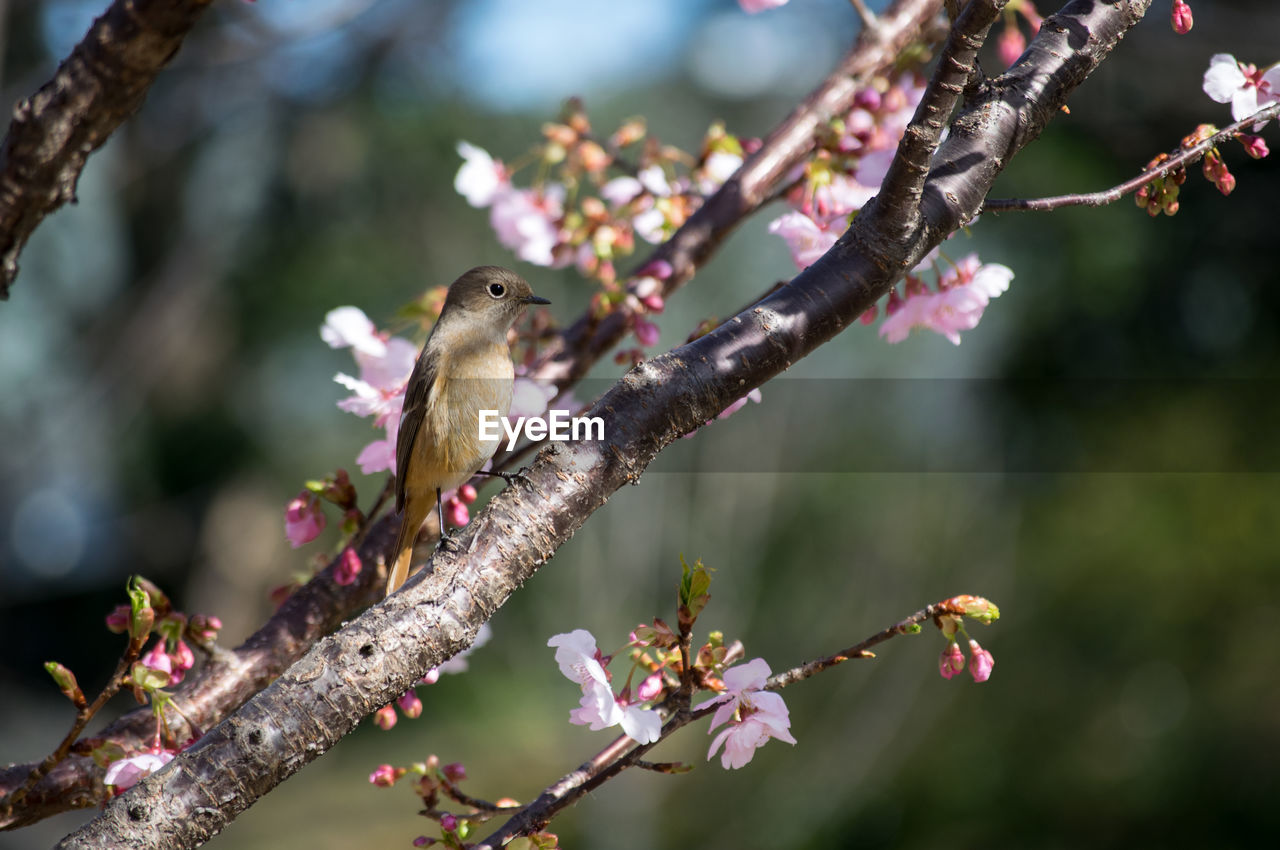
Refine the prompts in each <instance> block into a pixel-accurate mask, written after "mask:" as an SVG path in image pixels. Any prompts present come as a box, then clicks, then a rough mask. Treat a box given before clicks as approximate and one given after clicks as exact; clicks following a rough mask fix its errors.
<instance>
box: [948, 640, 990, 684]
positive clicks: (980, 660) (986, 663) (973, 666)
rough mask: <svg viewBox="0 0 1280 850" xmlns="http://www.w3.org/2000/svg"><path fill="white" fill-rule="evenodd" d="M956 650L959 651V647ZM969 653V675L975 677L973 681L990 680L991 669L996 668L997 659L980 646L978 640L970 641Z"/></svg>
mask: <svg viewBox="0 0 1280 850" xmlns="http://www.w3.org/2000/svg"><path fill="white" fill-rule="evenodd" d="M952 646H955V644H952ZM956 648H957V650H958V649H959V647H956ZM969 653H970V654H969V673H970V675H972V676H973V681H975V682H985V681H987V679H990V678H991V668H992V667H994V666H996V659H995V658H994V657H993V656H992V655H991V653H990V652H987V651H986V650H985V649H983V648H982V647H981V646H978V642H977V641H976V640H971V641H969ZM962 663H963V661H962Z"/></svg>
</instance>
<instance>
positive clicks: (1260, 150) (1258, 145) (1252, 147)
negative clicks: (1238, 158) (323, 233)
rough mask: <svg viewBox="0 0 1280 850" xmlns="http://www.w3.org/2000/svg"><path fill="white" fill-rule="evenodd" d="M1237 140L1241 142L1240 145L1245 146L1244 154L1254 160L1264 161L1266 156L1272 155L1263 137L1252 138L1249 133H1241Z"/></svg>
mask: <svg viewBox="0 0 1280 850" xmlns="http://www.w3.org/2000/svg"><path fill="white" fill-rule="evenodd" d="M1236 138H1238V139H1239V140H1240V144H1242V145H1244V152H1245V153H1247V154H1248V155H1249V156H1251V157H1253V158H1254V159H1262V158H1263V157H1264V156H1266V155H1267V154H1269V153H1271V150H1270V148H1268V147H1267V143H1266V141H1265V140H1264V139H1263V138H1262V137H1261V136H1251V135H1249V134H1248V133H1241V134H1240V135H1239V136H1237V137H1236Z"/></svg>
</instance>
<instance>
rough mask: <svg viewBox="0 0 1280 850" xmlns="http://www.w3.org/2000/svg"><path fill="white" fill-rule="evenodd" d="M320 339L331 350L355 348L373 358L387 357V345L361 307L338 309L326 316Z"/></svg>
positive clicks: (321, 327)
mask: <svg viewBox="0 0 1280 850" xmlns="http://www.w3.org/2000/svg"><path fill="white" fill-rule="evenodd" d="M320 338H321V339H323V340H324V341H325V342H327V343H328V344H329V347H330V348H354V349H355V350H356V351H361V352H364V353H365V354H368V355H371V356H373V357H383V356H385V355H386V351H387V344H386V342H385V341H384V340H383V338H382V337H381V336H379V335H378V329H377V327H375V326H374V324H373V322H372V321H370V319H369V317H368V316H366V315H365V314H364V311H363V310H361V309H360V308H359V307H337V308H334V309H333V310H330V311H329V312H328V313H326V314H325V317H324V324H323V325H321V326H320Z"/></svg>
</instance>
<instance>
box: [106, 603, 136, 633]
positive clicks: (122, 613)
mask: <svg viewBox="0 0 1280 850" xmlns="http://www.w3.org/2000/svg"><path fill="white" fill-rule="evenodd" d="M132 618H133V608H132V607H130V606H128V605H117V606H116V608H115V610H114V611H112V612H111V613H110V614H108V615H107V628H108V629H110V630H111V631H113V632H115V633H116V634H118V635H122V634H124V633H125V632H127V631H129V621H130V620H131V619H132Z"/></svg>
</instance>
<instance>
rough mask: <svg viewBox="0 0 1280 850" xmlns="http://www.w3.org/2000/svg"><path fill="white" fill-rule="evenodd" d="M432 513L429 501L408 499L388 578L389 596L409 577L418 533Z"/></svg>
mask: <svg viewBox="0 0 1280 850" xmlns="http://www.w3.org/2000/svg"><path fill="white" fill-rule="evenodd" d="M430 512H431V503H430V501H429V500H427V499H407V500H405V505H404V516H403V517H402V518H401V520H400V534H399V535H398V536H397V537H396V548H395V552H396V561H395V563H394V564H392V566H391V575H390V576H388V577H387V596H390V595H391V594H393V593H395V592H396V591H397V590H399V589H400V585H402V584H404V582H405V579H407V578H408V577H409V566H410V563H411V562H412V561H413V543H414V541H415V540H417V539H418V531H419V530H420V529H421V528H422V523H423V521H424V520H426V518H427V514H428V513H430Z"/></svg>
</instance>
